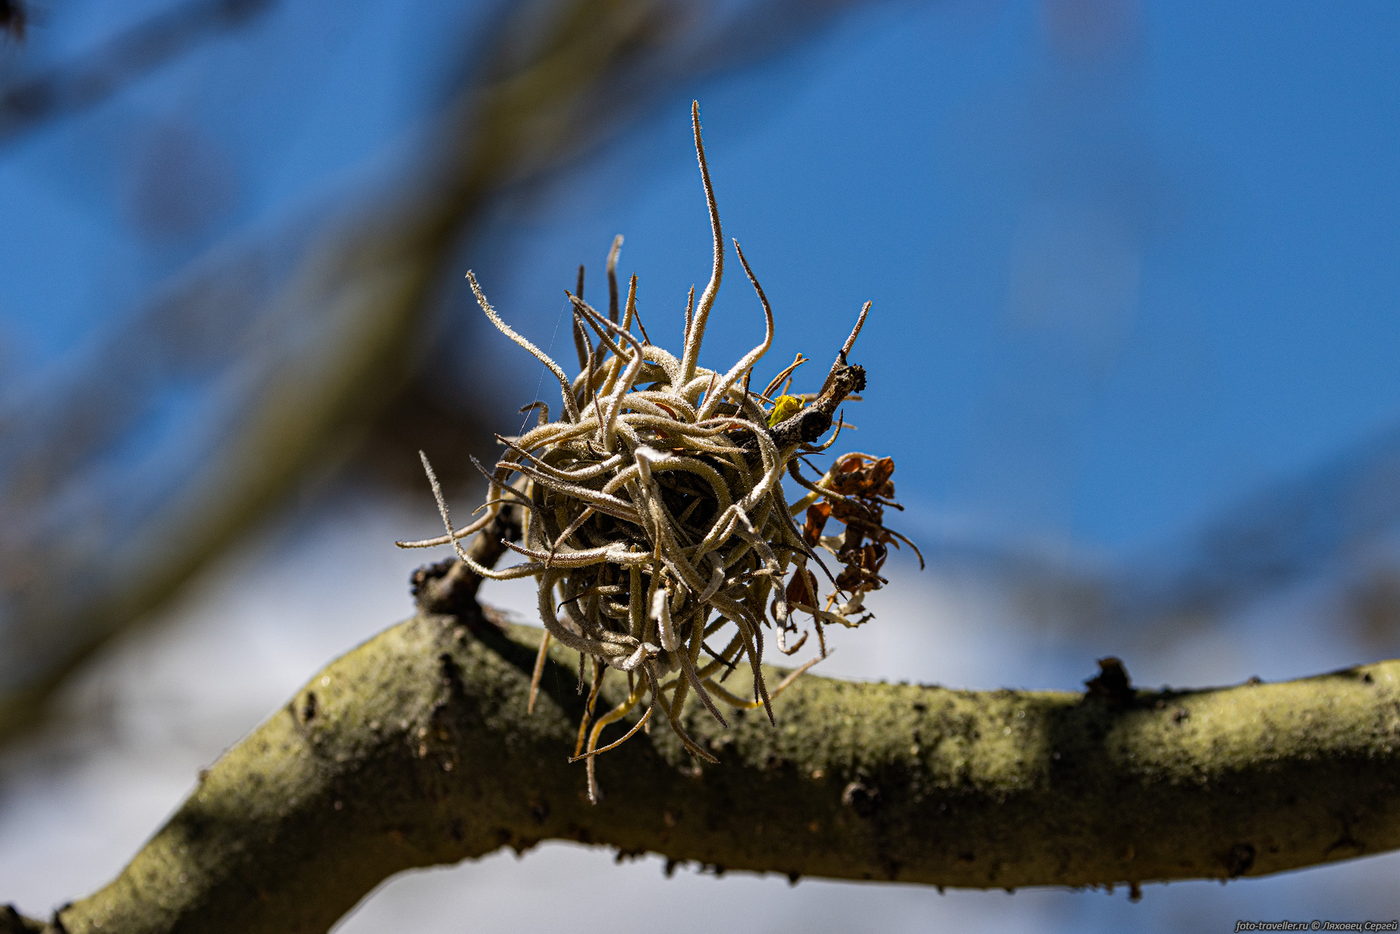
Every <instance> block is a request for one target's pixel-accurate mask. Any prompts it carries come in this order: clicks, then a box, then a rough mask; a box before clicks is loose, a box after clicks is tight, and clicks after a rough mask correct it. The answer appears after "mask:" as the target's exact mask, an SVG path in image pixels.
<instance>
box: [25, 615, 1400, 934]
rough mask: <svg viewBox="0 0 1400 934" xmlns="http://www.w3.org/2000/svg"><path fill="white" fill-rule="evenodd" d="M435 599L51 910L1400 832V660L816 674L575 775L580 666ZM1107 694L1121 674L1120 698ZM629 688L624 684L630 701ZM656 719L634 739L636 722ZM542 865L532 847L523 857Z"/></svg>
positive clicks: (1102, 878) (1095, 863) (319, 911)
mask: <svg viewBox="0 0 1400 934" xmlns="http://www.w3.org/2000/svg"><path fill="white" fill-rule="evenodd" d="M537 637H538V630H536V629H532V628H528V627H520V626H507V625H504V624H501V623H499V622H497V621H496V620H495V618H494V616H492V615H491V614H490V612H489V611H487V612H486V613H474V614H469V615H466V616H448V615H436V614H431V613H422V614H420V615H418V616H416V617H414V618H412V619H409V620H407V621H405V622H403V623H400V624H399V625H397V626H394V627H392V628H390V629H388V630H386V631H385V632H383V633H382V634H380V635H379V636H377V637H375V638H374V639H371V640H370V641H369V642H367V643H365V644H364V645H362V646H360V647H359V648H357V649H355V650H353V651H351V652H350V653H349V654H347V655H345V656H343V657H342V658H340V659H338V660H337V661H335V662H333V663H332V664H331V665H330V666H328V667H327V668H326V669H325V670H323V671H322V672H321V673H319V674H317V675H316V676H315V677H313V678H312V679H311V681H310V682H308V683H307V684H306V686H305V687H304V688H303V689H302V690H301V691H299V692H298V693H297V695H296V696H295V697H294V698H292V700H291V701H289V702H288V704H287V705H286V706H285V707H284V708H282V709H281V710H279V711H278V712H277V713H276V714H274V715H273V716H272V717H271V718H270V719H269V720H268V721H267V722H266V723H264V724H263V725H262V726H261V727H259V728H258V729H257V730H256V731H254V732H253V733H252V734H251V735H249V736H248V737H247V738H245V739H244V740H243V741H242V742H240V743H239V744H238V745H236V746H235V747H233V748H232V749H231V750H229V752H228V753H226V754H225V755H224V757H223V758H222V759H220V760H219V762H218V763H216V764H215V765H214V766H213V767H212V768H210V769H208V770H207V771H205V772H204V773H202V774H201V775H200V777H199V783H198V786H197V787H196V789H195V791H194V792H193V794H191V796H190V797H189V799H188V800H187V801H186V802H185V803H184V805H183V806H182V807H181V808H180V809H179V810H178V811H177V812H176V813H175V815H174V816H173V817H172V818H171V819H170V821H169V822H168V823H167V824H166V826H165V827H164V828H163V829H161V830H160V831H159V832H158V833H157V834H156V835H155V837H153V838H152V839H151V841H150V842H149V843H148V844H147V845H146V846H145V848H144V849H143V850H142V851H141V852H140V853H138V854H137V855H136V857H135V858H134V859H133V860H132V862H131V864H130V865H129V866H128V867H127V868H126V869H125V870H124V871H123V872H122V873H121V875H120V876H118V878H117V879H116V880H115V881H114V882H112V883H111V884H110V885H108V886H107V887H106V888H104V889H102V890H101V891H99V892H97V893H96V894H94V895H92V896H90V897H88V898H85V899H82V900H80V901H78V902H76V903H74V904H72V905H70V906H68V907H66V908H64V909H63V910H62V911H61V912H60V913H59V915H58V917H56V918H55V919H53V920H52V921H51V922H50V923H49V924H48V925H47V926H44V925H39V924H37V923H36V922H32V921H26V920H24V919H21V918H20V917H19V916H18V915H15V914H13V913H12V912H8V911H7V910H5V909H0V931H5V930H24V931H35V930H43V931H46V932H51V934H57V932H60V931H66V932H68V934H85V932H89V931H98V930H102V931H113V930H117V931H123V932H128V934H148V932H175V931H200V932H220V931H230V932H232V931H238V932H240V934H249V932H261V931H267V932H274V931H275V932H311V931H317V932H319V931H324V930H326V929H327V928H328V927H329V926H330V925H331V924H332V923H334V921H335V920H336V919H337V918H339V917H340V916H341V915H343V914H344V913H345V912H346V911H348V910H349V909H350V908H351V907H353V906H354V905H355V903H356V902H357V901H359V900H360V899H361V898H362V897H364V895H365V894H366V893H368V892H369V891H371V890H372V889H373V888H374V887H375V885H376V884H377V883H379V882H380V881H381V880H382V879H384V878H386V877H387V876H389V875H391V874H393V873H396V872H399V871H402V870H405V869H409V868H412V867H416V866H428V865H433V864H439V863H450V862H456V861H458V860H462V859H466V858H475V857H480V856H482V855H484V854H486V853H489V852H491V851H493V850H496V849H498V848H500V847H503V846H510V847H513V848H515V849H517V850H524V849H527V848H529V847H531V846H533V845H534V844H536V843H538V842H539V841H541V840H545V839H551V838H558V839H568V840H577V841H582V842H585V843H594V844H603V845H608V846H614V847H617V848H618V849H619V850H621V851H623V852H626V853H640V852H648V851H649V852H657V853H661V854H663V855H665V856H667V857H669V858H670V859H671V860H676V861H695V862H699V863H702V864H707V865H711V866H715V867H722V868H724V869H727V870H738V869H742V870H752V871H759V872H770V871H771V872H781V873H785V874H788V875H790V876H792V877H794V878H796V877H798V876H802V875H817V876H824V877H828V878H839V879H875V880H886V881H898V882H913V883H924V884H934V885H950V886H969V887H1007V888H1012V887H1019V886H1027V885H1068V886H1083V885H1094V884H1112V883H1127V884H1130V885H1137V884H1139V883H1142V882H1149V881H1155V880H1167V879H1183V878H1218V879H1228V878H1233V877H1237V876H1244V875H1261V874H1265V873H1272V872H1279V871H1282V870H1286V869H1294V868H1298V867H1302V866H1309V865H1313V864H1318V863H1325V862H1330V861H1334V860H1340V859H1347V858H1352V857H1357V856H1362V855H1366V854H1370V853H1378V852H1381V851H1385V850H1389V849H1394V848H1396V847H1400V793H1397V792H1400V661H1390V662H1381V663H1378V664H1375V665H1368V666H1363V667H1359V668H1355V669H1348V670H1344V671H1337V672H1333V673H1330V674H1326V675H1320V676H1317V677H1313V678H1308V679H1304V680H1301V681H1293V682H1286V683H1279V684H1262V683H1250V684H1245V685H1240V686H1237V687H1231V688H1223V689H1211V690H1201V691H1162V692H1147V691H1132V690H1131V689H1130V688H1126V686H1122V685H1120V689H1119V690H1113V691H1107V690H1102V689H1091V690H1090V691H1089V692H1088V693H1087V694H1080V693H1046V692H1019V691H994V692H971V691H954V690H948V689H945V688H940V687H932V686H919V685H891V684H855V683H849V682H843V681H839V680H833V679H828V678H822V677H818V676H813V675H807V676H804V677H803V678H801V679H799V680H798V682H797V683H795V684H794V685H793V686H792V688H791V690H790V691H789V692H788V693H786V694H785V695H784V696H783V699H782V703H781V704H780V705H778V708H777V712H778V715H779V723H778V726H777V727H776V728H774V727H771V726H769V725H768V723H767V721H766V719H765V718H764V717H763V716H762V714H761V713H760V714H749V715H745V716H738V717H736V718H735V720H736V722H734V724H733V728H732V729H731V730H730V731H725V730H723V729H722V728H720V727H719V726H718V725H717V724H715V723H713V721H711V720H710V719H709V717H708V716H707V715H705V713H704V711H703V710H702V711H699V712H698V713H695V714H692V716H691V718H690V720H689V722H688V723H687V729H689V730H690V731H691V732H692V735H693V736H695V737H696V739H697V740H698V741H700V742H701V743H702V744H704V745H706V746H707V747H708V748H709V749H711V750H712V751H713V752H714V753H715V755H716V756H717V757H718V758H719V759H720V760H721V762H720V764H719V765H717V766H708V765H706V766H702V765H701V764H699V763H697V762H696V761H695V760H693V759H691V758H690V757H689V756H688V755H686V753H685V752H684V751H683V750H682V749H681V748H680V747H679V744H678V743H677V742H676V741H675V739H674V736H673V735H672V733H671V731H669V730H657V731H655V732H654V733H652V734H649V735H648V734H641V735H639V736H637V737H634V738H633V739H632V740H631V741H630V742H628V743H626V744H624V745H623V746H621V747H620V748H618V749H617V750H615V751H613V752H609V753H607V754H606V755H604V756H603V757H602V758H601V759H600V761H599V778H600V781H601V784H602V790H603V795H604V797H603V800H602V802H601V803H600V804H598V805H597V806H592V805H589V804H588V802H587V800H586V799H585V795H584V775H583V766H582V765H581V764H573V765H571V764H568V763H567V762H566V758H567V755H568V753H569V752H570V751H571V750H572V748H573V741H574V736H575V732H576V729H577V723H578V717H579V714H580V712H581V707H582V698H581V697H580V696H579V695H578V694H577V693H576V690H575V688H576V683H577V667H576V666H577V659H576V656H573V655H572V653H570V652H568V651H565V650H556V651H554V652H553V653H552V655H551V659H550V663H549V668H548V670H547V671H546V674H545V677H544V679H543V685H542V694H541V697H540V699H539V702H538V704H537V707H536V710H535V713H534V714H533V715H532V716H527V715H526V714H525V699H526V695H527V693H528V689H529V681H530V672H531V669H532V666H533V663H534V655H535V646H534V643H535V642H536V641H537ZM1101 685H1102V681H1101V682H1100V686H1101ZM625 687H626V685H625V679H624V678H623V677H622V676H621V675H619V674H617V673H610V675H609V683H608V684H607V686H606V687H605V694H607V695H608V697H609V698H610V699H612V700H616V699H618V698H619V697H620V693H619V692H620V691H623V690H625ZM625 727H626V724H619V725H617V726H616V727H614V729H616V730H618V731H619V733H620V732H621V730H622V729H624V728H625ZM521 871H523V872H528V871H529V866H528V863H527V864H525V865H524V866H523V867H522V870H521Z"/></svg>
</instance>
